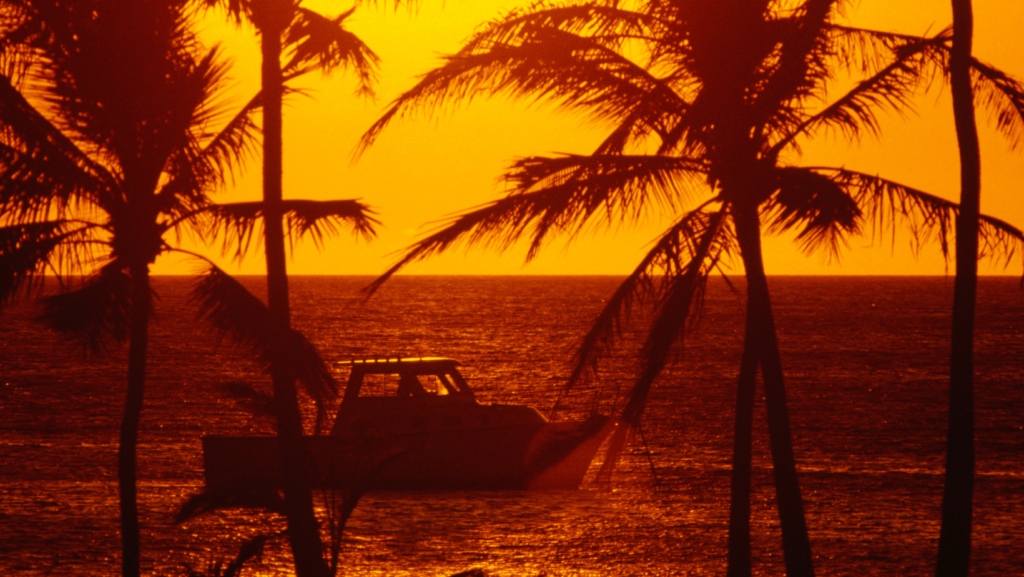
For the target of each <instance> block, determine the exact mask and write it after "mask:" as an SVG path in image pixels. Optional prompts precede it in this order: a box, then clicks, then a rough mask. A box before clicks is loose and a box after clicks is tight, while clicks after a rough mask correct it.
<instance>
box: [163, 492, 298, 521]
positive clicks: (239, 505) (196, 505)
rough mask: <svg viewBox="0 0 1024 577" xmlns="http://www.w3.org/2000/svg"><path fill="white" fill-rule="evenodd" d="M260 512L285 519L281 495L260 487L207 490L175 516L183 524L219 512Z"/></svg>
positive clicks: (185, 505) (189, 499)
mask: <svg viewBox="0 0 1024 577" xmlns="http://www.w3.org/2000/svg"><path fill="white" fill-rule="evenodd" d="M236 509H242V510H259V511H266V512H268V513H274V514H277V515H280V516H281V517H284V515H285V506H284V499H283V498H282V497H281V494H280V493H279V492H278V491H276V490H274V489H268V488H260V487H224V488H221V487H217V488H209V487H208V488H206V489H204V490H203V491H202V492H200V493H197V494H195V495H193V496H191V497H189V498H188V500H187V501H185V503H184V504H183V505H182V506H181V509H180V510H178V512H177V514H175V515H174V523H175V524H181V523H185V522H186V521H191V520H192V519H195V518H197V517H200V516H202V515H208V514H210V513H215V512H217V511H230V510H236Z"/></svg>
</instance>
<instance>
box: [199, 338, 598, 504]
mask: <svg viewBox="0 0 1024 577" xmlns="http://www.w3.org/2000/svg"><path fill="white" fill-rule="evenodd" d="M341 364H344V365H348V366H349V367H350V368H351V375H350V377H349V380H348V384H347V386H346V388H345V394H344V397H343V398H342V402H341V406H340V408H339V410H338V415H337V417H336V418H335V421H334V425H333V428H332V430H331V433H330V434H329V435H318V436H308V437H306V441H307V444H308V446H309V448H310V453H311V457H312V459H311V460H312V463H313V467H314V471H313V475H312V476H313V478H314V480H315V482H316V484H317V485H318V486H320V487H340V486H345V485H347V484H352V483H368V484H369V486H370V487H373V488H387V489H576V488H578V487H579V485H580V483H581V482H582V480H583V477H584V475H585V474H586V472H587V469H588V467H589V466H590V462H591V460H593V458H594V455H595V454H596V453H597V450H598V448H599V447H600V445H601V443H602V442H603V441H604V439H605V438H606V437H607V435H608V434H609V432H610V430H611V428H612V427H613V426H614V425H612V424H611V423H610V422H609V421H608V419H607V418H605V417H593V418H591V419H588V420H586V421H573V422H548V420H547V419H545V418H544V416H542V415H541V414H540V413H539V412H537V410H536V409H533V408H531V407H528V406H525V405H506V404H481V403H479V402H477V400H476V398H475V396H474V394H473V391H472V389H470V387H469V385H468V384H467V383H466V380H465V379H464V378H463V377H462V375H461V374H460V373H459V371H458V368H457V367H458V366H459V363H458V361H455V360H453V359H448V358H440V357H423V358H385V359H364V360H355V361H347V362H344V363H341ZM278 459H279V453H278V450H277V439H276V437H273V436H243V437H235V436H230V437H229V436H210V437H204V438H203V462H204V467H205V476H206V483H207V485H208V486H232V485H234V486H239V485H242V486H245V485H250V486H251V485H275V484H277V483H278V482H279V460H278Z"/></svg>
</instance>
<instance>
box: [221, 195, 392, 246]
mask: <svg viewBox="0 0 1024 577" xmlns="http://www.w3.org/2000/svg"><path fill="white" fill-rule="evenodd" d="M281 204H282V209H283V210H282V212H283V213H284V217H285V224H286V225H287V233H286V234H287V236H288V242H289V244H290V245H291V246H292V247H293V248H294V246H295V245H296V244H297V243H298V242H299V240H301V239H302V238H303V237H305V236H307V235H308V236H309V237H311V238H312V239H313V243H314V244H315V245H316V246H317V248H322V247H323V242H324V239H325V238H326V237H333V236H337V235H339V234H341V231H342V230H344V229H350V230H351V231H352V232H353V234H355V235H356V236H358V237H362V238H364V239H366V240H369V239H372V238H373V237H374V236H376V234H377V232H376V230H375V228H374V227H375V226H376V225H378V224H380V222H379V221H378V220H377V219H376V218H374V217H373V215H374V214H376V213H375V212H374V211H373V210H371V209H370V208H369V207H368V206H367V205H365V204H363V203H362V202H361V201H359V200H284V201H282V203H281ZM204 214H205V215H206V216H208V217H209V218H210V233H211V236H213V237H215V238H216V237H218V236H221V235H223V238H224V250H225V252H227V251H228V250H229V247H232V246H233V247H234V252H235V256H236V257H238V258H241V256H242V255H244V254H245V253H246V252H248V251H249V248H250V247H251V246H252V245H253V241H254V240H255V242H256V243H257V244H258V243H259V242H260V239H261V238H262V236H263V235H262V234H257V232H258V230H259V227H261V226H262V219H263V215H264V208H263V202H259V201H257V202H236V203H230V204H211V205H209V206H208V207H206V208H205V209H204Z"/></svg>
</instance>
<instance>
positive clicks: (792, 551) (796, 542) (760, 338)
mask: <svg viewBox="0 0 1024 577" xmlns="http://www.w3.org/2000/svg"><path fill="white" fill-rule="evenodd" d="M733 219H734V222H735V223H736V239H737V241H738V242H739V245H740V252H741V254H742V257H743V266H744V271H745V275H746V277H747V311H748V313H747V323H748V324H749V325H752V326H750V327H749V328H748V331H749V334H751V335H753V339H752V340H751V341H750V342H749V343H748V344H750V345H752V346H753V347H755V349H756V350H757V356H758V358H759V360H760V365H761V375H762V378H763V380H764V394H765V404H766V407H767V413H768V437H769V443H770V445H771V451H772V472H773V475H774V479H775V501H776V503H777V505H778V509H779V522H780V525H781V526H782V549H783V554H784V556H785V561H786V574H787V575H788V576H789V577H811V576H813V575H814V563H813V560H812V557H811V543H810V539H809V537H808V535H807V523H806V521H805V520H804V505H803V499H802V498H801V496H800V482H799V479H798V478H797V473H796V458H795V457H794V456H793V438H792V433H791V431H790V427H789V410H788V408H787V406H786V389H785V385H784V382H783V378H782V360H781V357H780V355H779V344H778V340H777V339H776V336H775V321H774V320H773V318H772V308H771V298H770V296H769V294H768V279H767V278H766V277H765V274H764V262H763V260H762V257H761V230H760V222H759V220H758V213H757V206H756V205H753V204H751V205H742V204H737V205H734V210H733Z"/></svg>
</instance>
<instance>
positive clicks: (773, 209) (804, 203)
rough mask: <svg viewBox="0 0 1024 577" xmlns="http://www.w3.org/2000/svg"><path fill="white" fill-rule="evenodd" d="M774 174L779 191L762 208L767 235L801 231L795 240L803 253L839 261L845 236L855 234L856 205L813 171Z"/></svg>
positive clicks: (795, 170)
mask: <svg viewBox="0 0 1024 577" xmlns="http://www.w3.org/2000/svg"><path fill="white" fill-rule="evenodd" d="M777 174H778V181H777V184H778V191H777V192H776V193H775V194H774V195H772V197H771V198H770V199H769V200H768V202H766V203H764V204H763V205H761V214H762V217H763V218H765V219H767V221H768V227H767V231H768V232H770V233H776V234H777V233H780V232H783V231H787V230H792V229H794V228H800V229H801V230H800V232H799V233H797V236H796V239H797V242H798V243H799V244H800V248H801V249H802V250H803V251H804V252H805V253H808V254H810V253H812V252H814V251H815V250H819V249H820V250H824V251H825V252H826V255H827V257H828V258H829V259H833V258H838V256H839V250H840V248H842V247H845V246H848V244H847V242H846V236H847V235H849V234H856V233H857V232H858V229H857V223H858V220H859V218H860V215H861V211H860V209H859V208H858V207H857V203H856V202H855V201H854V200H853V199H852V198H850V197H849V196H847V194H846V191H845V190H844V189H843V187H841V186H840V185H838V184H836V183H835V182H833V181H832V180H831V179H830V178H829V177H828V176H826V175H824V174H820V173H818V172H815V171H813V170H804V169H801V168H796V167H786V168H782V169H779V170H778V173H777Z"/></svg>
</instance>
